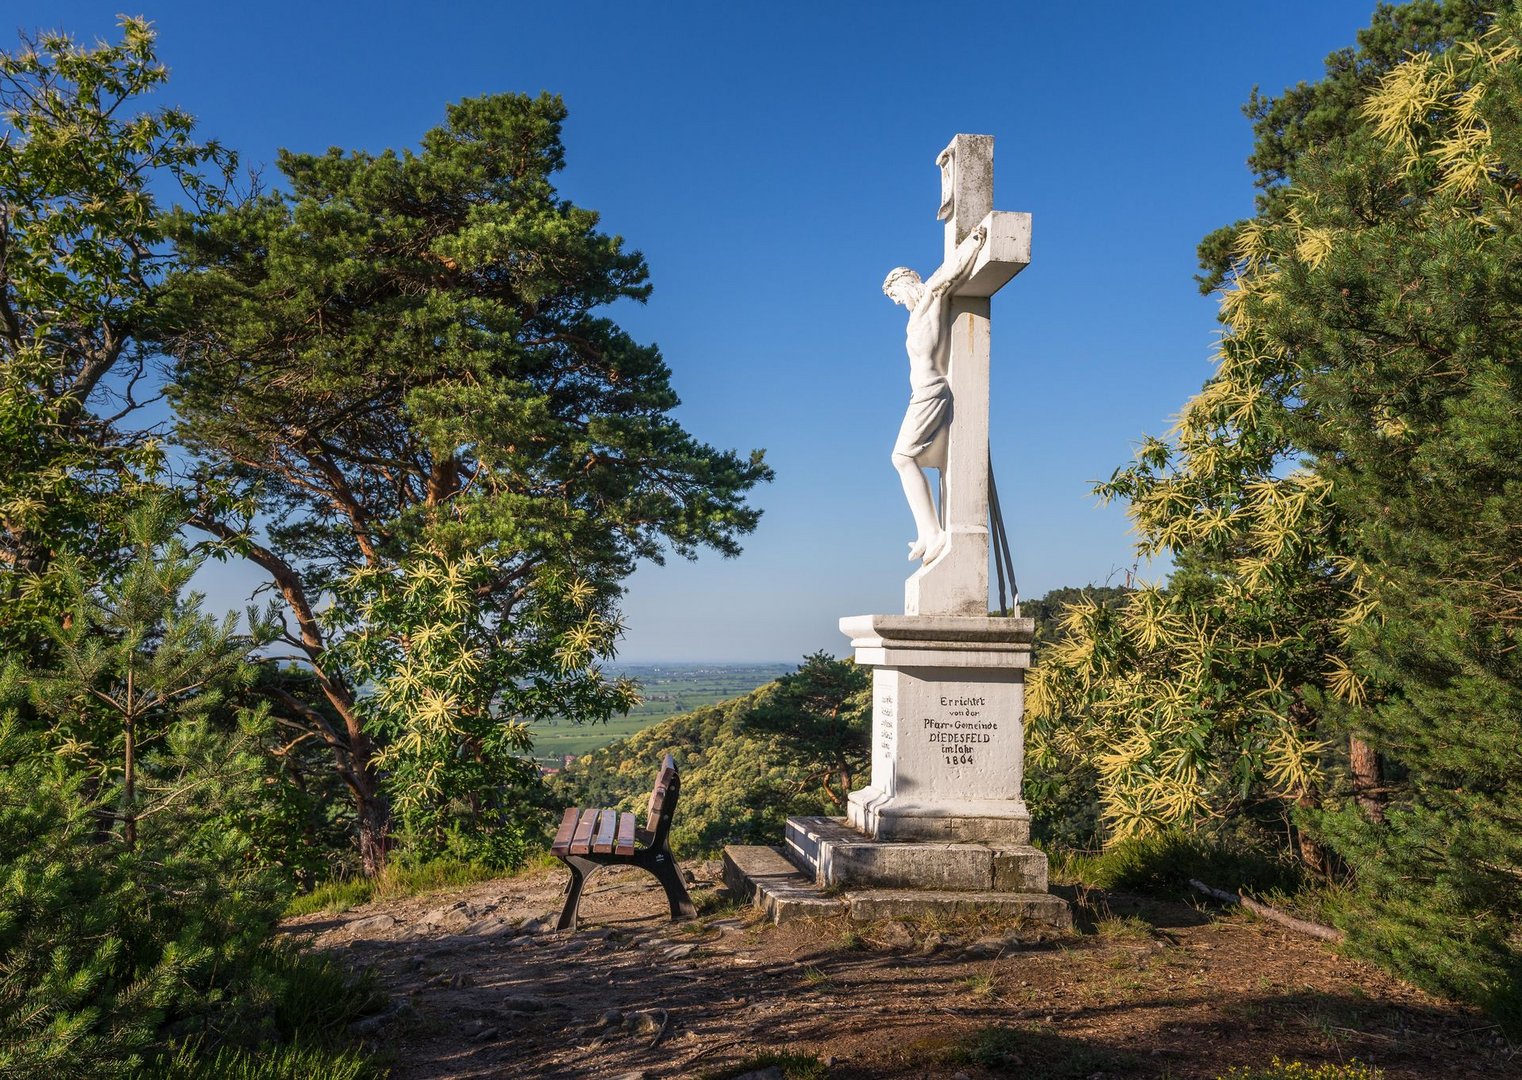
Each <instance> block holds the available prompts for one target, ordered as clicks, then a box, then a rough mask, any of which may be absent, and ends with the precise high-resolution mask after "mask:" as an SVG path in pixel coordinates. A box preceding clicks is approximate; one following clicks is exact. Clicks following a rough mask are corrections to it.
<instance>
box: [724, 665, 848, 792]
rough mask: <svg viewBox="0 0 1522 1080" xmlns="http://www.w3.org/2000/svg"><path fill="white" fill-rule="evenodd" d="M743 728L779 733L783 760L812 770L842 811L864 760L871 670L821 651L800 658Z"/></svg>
mask: <svg viewBox="0 0 1522 1080" xmlns="http://www.w3.org/2000/svg"><path fill="white" fill-rule="evenodd" d="M747 726H748V727H750V728H751V729H752V730H754V731H756V732H757V733H758V734H773V735H777V736H779V737H780V744H779V745H780V748H781V750H782V752H783V754H784V755H785V760H786V761H787V762H789V763H791V764H792V765H794V766H796V767H797V768H799V769H802V770H805V771H808V772H811V773H813V774H814V775H815V776H816V777H817V780H818V783H819V786H820V788H821V789H822V790H823V792H824V793H825V795H827V796H828V797H829V799H830V801H831V803H833V804H834V806H835V808H836V812H837V813H841V812H844V810H845V806H846V796H848V795H850V793H851V790H852V788H854V787H856V784H855V783H854V782H853V781H854V780H855V779H856V778H857V777H858V776H859V774H860V773H861V771H862V769H864V768H865V767H866V764H867V760H868V747H869V744H870V740H871V735H872V673H871V671H869V670H867V669H865V668H859V667H857V666H856V664H855V663H854V662H853V661H850V660H844V661H842V660H836V659H835V658H834V657H832V656H830V655H829V654H828V653H825V652H817V653H814V654H812V655H810V656H806V657H804V658H803V664H802V665H801V666H800V667H799V668H798V670H797V671H795V672H793V673H792V674H791V675H784V676H783V677H782V678H780V679H778V680H777V684H776V690H775V692H773V693H772V694H770V695H768V696H767V698H766V699H765V701H764V702H762V703H761V704H760V706H759V707H758V708H757V709H756V710H755V711H754V712H753V713H752V714H751V715H750V717H749V718H748V720H747ZM832 781H833V782H834V783H833V785H832V783H831V782H832Z"/></svg>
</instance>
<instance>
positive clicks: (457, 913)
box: [418, 900, 476, 933]
mask: <svg viewBox="0 0 1522 1080" xmlns="http://www.w3.org/2000/svg"><path fill="white" fill-rule="evenodd" d="M475 921H476V909H475V908H473V907H472V906H471V905H470V904H468V903H466V902H465V901H463V900H462V901H460V902H459V903H458V904H451V905H450V906H448V907H441V908H434V909H433V910H432V911H430V912H428V913H427V914H426V915H424V916H423V917H422V918H420V919H419V920H418V926H419V928H426V929H429V930H439V931H443V932H445V933H458V932H459V931H461V930H464V929H466V928H468V927H469V926H470V925H471V924H472V923H473V922H475Z"/></svg>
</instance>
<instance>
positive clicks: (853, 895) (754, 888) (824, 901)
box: [724, 844, 1073, 930]
mask: <svg viewBox="0 0 1522 1080" xmlns="http://www.w3.org/2000/svg"><path fill="white" fill-rule="evenodd" d="M724 884H725V886H726V887H727V888H728V889H729V891H730V893H731V894H732V895H734V896H735V897H737V898H739V899H740V900H741V901H742V902H744V903H748V904H750V905H752V906H754V907H758V908H760V909H761V910H762V911H764V912H765V913H766V915H767V917H769V918H770V919H771V920H772V921H773V922H777V923H783V922H789V921H791V920H793V919H800V918H820V917H840V916H845V917H847V918H850V919H852V920H855V921H858V922H867V921H871V920H874V919H893V918H912V917H915V916H925V915H937V916H946V915H982V914H992V915H997V916H1000V917H1003V918H1012V917H1013V918H1022V919H1028V920H1030V921H1032V922H1039V923H1042V924H1043V925H1046V926H1052V927H1056V928H1057V929H1061V930H1068V929H1071V928H1072V926H1073V913H1072V910H1071V909H1070V908H1069V907H1068V904H1067V901H1065V900H1063V899H1062V898H1061V897H1059V896H1052V895H1051V894H1050V893H1041V892H1002V891H972V890H969V891H954V890H943V889H860V890H854V889H853V890H847V891H844V892H841V891H837V890H834V889H831V890H826V889H824V888H821V887H820V886H819V885H817V884H816V883H814V882H812V881H810V880H809V879H808V877H807V876H806V875H805V874H804V873H803V872H802V871H800V870H798V869H797V868H796V867H794V866H793V865H792V864H791V863H790V862H788V860H787V859H785V858H783V856H782V855H781V854H780V853H778V852H777V851H776V850H775V849H774V848H769V847H763V846H760V845H753V844H731V845H730V846H729V847H726V848H725V849H724Z"/></svg>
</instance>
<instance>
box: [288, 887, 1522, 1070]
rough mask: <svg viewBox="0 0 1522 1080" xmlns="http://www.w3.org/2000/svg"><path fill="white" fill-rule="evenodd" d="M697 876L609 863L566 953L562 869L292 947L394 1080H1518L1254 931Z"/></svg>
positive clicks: (1483, 1047)
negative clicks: (887, 901) (733, 1079)
mask: <svg viewBox="0 0 1522 1080" xmlns="http://www.w3.org/2000/svg"><path fill="white" fill-rule="evenodd" d="M697 869H698V873H697V881H696V883H695V884H694V885H693V895H694V899H695V900H696V901H697V902H698V904H699V907H700V910H703V911H704V912H705V914H704V915H703V916H702V917H700V918H699V919H698V920H696V921H694V922H689V923H683V924H672V923H669V922H667V921H666V917H665V904H664V899H663V897H662V894H661V893H660V891H659V889H658V888H657V887H656V886H655V884H654V881H653V879H651V878H650V877H648V876H647V875H644V874H642V873H640V872H638V871H634V870H630V869H621V870H620V869H610V870H604V871H602V872H601V873H600V874H599V875H598V876H597V877H596V878H594V879H593V882H592V886H591V888H590V889H589V890H588V894H587V896H586V898H585V899H584V901H583V903H582V929H581V930H580V932H578V933H575V934H562V933H556V932H553V931H551V930H550V929H548V927H549V926H551V925H553V921H554V917H555V915H556V914H557V913H558V910H559V905H560V889H561V886H562V882H563V879H564V874H563V873H561V872H555V871H540V872H537V873H533V874H529V875H524V876H520V877H515V878H507V879H503V880H500V881H494V882H486V883H482V884H478V885H474V886H470V887H468V888H464V889H458V890H452V891H449V892H442V893H435V894H433V895H431V896H425V897H414V898H411V899H407V900H401V901H389V902H384V903H378V904H372V905H368V906H366V907H362V908H357V909H354V910H352V911H347V912H344V913H343V914H341V915H322V914H317V915H308V916H302V917H300V918H295V919H291V920H289V921H288V923H287V924H286V927H285V929H286V930H287V932H289V933H291V934H293V935H297V936H299V937H300V938H302V939H304V940H307V941H309V942H310V944H311V946H312V947H314V948H317V949H325V950H336V951H339V952H341V953H342V954H343V955H345V956H346V957H347V960H348V962H349V963H351V964H352V965H353V966H355V967H356V968H362V967H369V968H371V969H373V970H374V972H375V973H376V975H377V976H378V978H379V979H380V982H381V984H382V986H383V987H384V989H385V990H386V991H387V992H388V993H390V994H391V995H392V998H391V1001H392V1004H391V1006H390V1007H389V1009H388V1010H387V1011H386V1012H384V1013H382V1014H379V1015H378V1016H375V1017H372V1018H369V1019H367V1020H364V1021H361V1022H360V1024H359V1025H357V1026H358V1027H359V1029H360V1030H361V1031H363V1032H364V1033H365V1036H366V1038H367V1040H369V1041H370V1042H371V1044H372V1045H373V1046H374V1047H375V1048H376V1049H377V1050H380V1051H381V1052H382V1053H384V1054H387V1055H388V1056H389V1057H390V1059H391V1061H392V1062H393V1073H392V1076H393V1077H394V1080H442V1078H445V1077H512V1076H531V1077H602V1078H610V1077H618V1078H625V1077H627V1078H633V1077H637V1076H645V1077H677V1076H705V1075H706V1076H713V1075H717V1076H727V1075H733V1072H734V1070H736V1069H737V1068H740V1067H741V1066H743V1065H744V1063H746V1062H747V1061H751V1060H753V1059H754V1058H756V1057H757V1055H760V1054H763V1053H766V1052H790V1053H797V1054H802V1055H812V1056H815V1057H817V1058H818V1059H819V1060H820V1061H822V1062H824V1063H826V1064H827V1065H828V1066H829V1070H828V1075H829V1076H831V1077H839V1078H853V1077H889V1078H900V1077H902V1078H907V1077H946V1078H952V1077H966V1078H969V1080H977V1078H981V1077H989V1076H1020V1077H1026V1078H1031V1080H1038V1078H1050V1080H1064V1078H1068V1077H1072V1078H1077V1080H1094V1078H1120V1077H1168V1078H1173V1080H1194V1078H1200V1080H1213V1078H1215V1077H1218V1076H1220V1075H1221V1074H1222V1073H1225V1072H1227V1071H1228V1070H1229V1069H1231V1068H1232V1067H1234V1066H1251V1065H1263V1064H1266V1063H1268V1062H1269V1061H1270V1060H1271V1059H1272V1058H1274V1057H1276V1056H1277V1057H1279V1058H1281V1059H1283V1060H1285V1061H1290V1060H1300V1061H1303V1062H1306V1063H1308V1064H1320V1063H1324V1062H1346V1061H1348V1060H1350V1059H1354V1058H1356V1059H1358V1060H1359V1061H1362V1062H1365V1063H1369V1064H1372V1065H1375V1066H1378V1067H1379V1068H1381V1069H1383V1070H1384V1072H1385V1074H1386V1076H1387V1077H1388V1078H1389V1080H1400V1078H1417V1077H1421V1078H1427V1077H1445V1078H1446V1077H1487V1078H1491V1077H1507V1076H1517V1077H1522V1047H1514V1046H1510V1045H1508V1044H1507V1042H1506V1041H1505V1040H1504V1039H1503V1038H1501V1036H1500V1034H1499V1032H1498V1031H1497V1029H1496V1028H1495V1027H1493V1026H1492V1025H1491V1024H1490V1023H1489V1022H1488V1021H1487V1020H1486V1019H1485V1018H1484V1017H1483V1016H1481V1015H1480V1014H1478V1013H1476V1012H1474V1011H1473V1010H1470V1009H1467V1008H1465V1007H1463V1006H1459V1005H1455V1004H1452V1003H1448V1002H1444V1001H1441V1000H1439V999H1436V998H1433V997H1431V996H1429V995H1427V994H1424V993H1422V992H1420V991H1418V990H1415V989H1413V988H1411V987H1409V986H1407V985H1405V984H1404V983H1401V982H1399V981H1398V980H1396V979H1393V978H1391V977H1390V976H1388V975H1386V974H1384V973H1383V972H1381V971H1379V970H1378V969H1377V968H1374V967H1371V966H1369V965H1367V964H1364V963H1360V962H1357V961H1354V960H1349V959H1347V958H1345V957H1341V956H1339V955H1337V953H1336V952H1335V951H1333V950H1332V949H1330V948H1329V947H1327V946H1326V945H1324V944H1323V943H1321V942H1318V941H1315V940H1312V939H1309V938H1304V937H1300V936H1297V935H1295V934H1292V933H1290V932H1288V931H1285V930H1282V929H1280V928H1278V927H1275V926H1272V925H1270V924H1267V923H1262V922H1257V921H1255V920H1253V919H1252V918H1251V917H1250V916H1248V915H1246V914H1243V913H1238V914H1229V913H1225V914H1223V913H1218V912H1213V911H1205V910H1200V909H1197V908H1195V907H1192V906H1189V905H1186V904H1178V903H1164V902H1158V901H1153V900H1148V899H1144V898H1140V897H1129V896H1121V895H1111V896H1108V897H1101V898H1095V897H1093V896H1092V895H1091V896H1089V897H1088V898H1086V904H1085V905H1084V906H1083V907H1081V908H1080V909H1079V911H1080V919H1079V921H1080V929H1079V931H1078V932H1075V933H1072V934H1059V933H1056V932H1054V931H1051V930H1044V929H1041V928H1037V927H1030V926H1026V927H1021V926H1017V925H1014V924H1008V923H1005V924H995V923H991V922H981V923H978V922H962V923H959V924H957V923H942V924H935V923H931V922H917V923H905V922H892V923H876V924H867V925H860V924H854V925H853V924H848V923H845V922H834V921H823V920H821V921H817V922H816V921H809V922H801V923H793V924H787V925H783V926H780V927H777V926H772V925H770V924H767V923H764V922H758V921H756V919H755V917H754V915H753V913H752V912H750V911H749V910H747V909H741V908H735V907H727V906H725V905H724V902H723V899H724V898H723V894H722V893H721V891H720V889H721V887H720V886H719V884H718V882H717V876H718V875H717V869H718V868H717V866H716V865H708V866H704V867H700V868H697ZM742 1071H743V1069H742ZM773 1075H776V1074H775V1073H773Z"/></svg>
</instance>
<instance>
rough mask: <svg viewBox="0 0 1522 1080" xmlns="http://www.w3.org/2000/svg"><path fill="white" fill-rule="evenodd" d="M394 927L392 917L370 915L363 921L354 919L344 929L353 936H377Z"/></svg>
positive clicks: (394, 919)
mask: <svg viewBox="0 0 1522 1080" xmlns="http://www.w3.org/2000/svg"><path fill="white" fill-rule="evenodd" d="M395 925H396V917H395V916H394V915H370V916H368V917H366V918H363V919H355V920H354V921H353V922H351V923H349V924H348V925H347V926H346V927H345V929H347V930H348V931H349V932H350V933H353V934H379V933H383V932H385V931H387V930H390V929H391V928H392V927H393V926H395Z"/></svg>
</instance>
